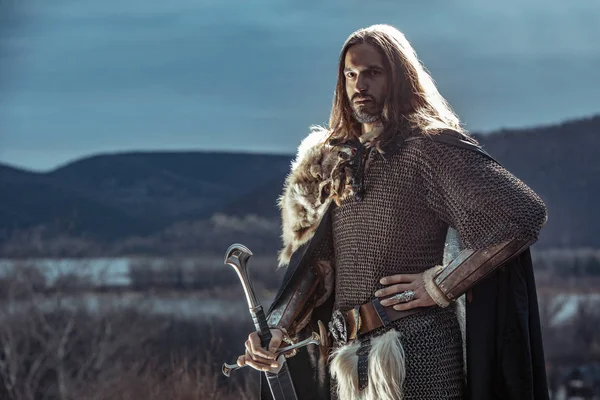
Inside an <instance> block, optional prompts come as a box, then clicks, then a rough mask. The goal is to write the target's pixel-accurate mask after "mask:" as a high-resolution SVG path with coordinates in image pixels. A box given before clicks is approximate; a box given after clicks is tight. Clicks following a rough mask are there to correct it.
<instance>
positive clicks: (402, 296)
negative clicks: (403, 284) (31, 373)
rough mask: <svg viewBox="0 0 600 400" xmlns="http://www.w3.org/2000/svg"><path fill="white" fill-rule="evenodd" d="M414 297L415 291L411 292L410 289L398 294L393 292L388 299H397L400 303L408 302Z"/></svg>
mask: <svg viewBox="0 0 600 400" xmlns="http://www.w3.org/2000/svg"><path fill="white" fill-rule="evenodd" d="M414 298H415V292H413V291H412V290H407V291H405V292H402V293H398V294H395V295H393V296H392V297H390V299H392V300H396V301H399V302H400V303H408V302H409V301H411V300H412V299H414Z"/></svg>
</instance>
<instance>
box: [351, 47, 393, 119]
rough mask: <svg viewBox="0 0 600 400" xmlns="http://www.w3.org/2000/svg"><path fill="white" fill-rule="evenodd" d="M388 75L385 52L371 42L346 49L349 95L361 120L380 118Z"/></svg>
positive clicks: (356, 115) (353, 108)
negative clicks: (382, 53) (383, 53)
mask: <svg viewBox="0 0 600 400" xmlns="http://www.w3.org/2000/svg"><path fill="white" fill-rule="evenodd" d="M387 75H388V74H387V71H386V69H385V63H384V60H383V56H382V55H381V53H380V52H379V50H378V49H377V48H376V47H375V46H373V45H372V44H369V43H361V44H356V45H354V46H351V47H350V48H349V49H348V51H347V52H346V57H345V59H344V77H345V80H346V96H347V97H348V101H349V102H350V106H351V107H352V110H353V114H354V118H355V119H356V120H357V121H358V122H360V123H362V124H369V123H374V122H377V121H378V120H380V118H381V113H382V111H383V106H384V104H385V98H386V95H387V90H388V77H387Z"/></svg>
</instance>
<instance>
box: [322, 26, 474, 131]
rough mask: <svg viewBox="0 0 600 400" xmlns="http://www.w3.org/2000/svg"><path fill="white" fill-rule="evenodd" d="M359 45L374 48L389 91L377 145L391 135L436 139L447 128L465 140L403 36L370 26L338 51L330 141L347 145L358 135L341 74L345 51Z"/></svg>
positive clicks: (460, 127)
mask: <svg viewBox="0 0 600 400" xmlns="http://www.w3.org/2000/svg"><path fill="white" fill-rule="evenodd" d="M361 43H369V44H371V45H373V46H375V47H376V48H378V49H379V51H380V52H381V54H382V56H383V59H384V62H385V64H386V65H385V66H386V68H387V73H388V74H389V90H388V93H387V97H386V99H385V104H384V106H383V111H382V118H381V120H382V122H383V124H384V132H385V133H384V135H385V137H381V138H380V140H381V141H384V142H385V141H386V140H388V139H390V138H391V137H393V136H395V135H397V134H403V135H408V134H409V133H410V132H419V133H421V134H436V133H439V132H440V131H443V130H447V129H451V130H454V131H457V132H460V133H462V134H464V135H465V136H466V131H465V130H464V129H463V128H462V126H461V124H460V121H459V119H458V116H457V115H456V114H455V113H454V111H453V110H452V108H451V107H450V105H449V104H448V102H447V101H446V100H445V99H444V98H443V97H442V95H441V94H440V93H439V92H438V90H437V88H436V86H435V83H434V81H433V79H432V78H431V76H430V75H429V73H428V72H427V71H426V69H425V67H424V66H423V64H422V63H421V62H420V61H419V59H418V57H417V54H416V52H415V50H414V49H413V48H412V46H411V45H410V43H409V42H408V40H407V39H406V37H405V36H404V34H403V33H402V32H400V31H399V30H397V29H396V28H394V27H393V26H390V25H373V26H370V27H368V28H363V29H360V30H358V31H356V32H354V33H352V34H351V35H350V36H349V37H348V39H346V42H345V43H344V46H343V47H342V51H341V53H340V60H339V66H338V78H337V84H336V88H335V95H334V98H333V107H332V108H331V115H330V117H329V128H330V130H331V133H330V135H329V138H330V139H342V140H348V139H353V138H356V137H358V136H360V133H361V131H360V123H359V122H358V121H356V120H355V119H354V117H353V116H352V113H353V112H352V107H351V106H350V102H349V100H348V97H347V96H346V88H345V75H344V64H345V58H346V53H347V52H348V49H349V48H350V47H351V46H354V45H356V44H361Z"/></svg>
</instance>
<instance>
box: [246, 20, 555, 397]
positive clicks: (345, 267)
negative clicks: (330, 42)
mask: <svg viewBox="0 0 600 400" xmlns="http://www.w3.org/2000/svg"><path fill="white" fill-rule="evenodd" d="M280 207H281V209H282V220H283V235H282V237H283V241H284V245H285V247H284V249H283V250H282V252H281V253H280V265H282V266H285V265H287V264H288V263H290V262H292V263H294V259H296V262H295V265H294V266H293V268H291V270H288V271H287V272H288V273H286V277H285V278H284V285H283V286H282V289H281V290H280V292H279V293H278V295H277V296H276V299H275V302H274V305H273V306H272V307H271V310H270V313H269V322H270V323H271V325H272V327H273V329H272V334H273V339H272V341H271V343H270V345H269V348H268V349H263V348H261V347H260V341H259V340H258V337H257V335H256V334H255V333H253V334H251V335H250V336H249V339H248V341H247V342H246V349H247V350H246V353H245V354H244V355H242V356H240V357H239V359H238V364H240V365H244V364H248V365H250V366H252V367H254V368H255V369H259V370H263V371H267V370H270V369H271V368H277V367H278V363H277V361H275V359H274V353H273V352H274V351H275V350H276V349H277V348H278V347H279V346H280V345H281V344H282V342H284V341H286V342H291V341H294V340H297V339H298V338H302V337H304V336H306V332H309V331H312V330H315V329H318V325H316V320H317V319H318V320H325V321H326V322H328V325H329V333H330V336H331V338H332V340H333V344H332V348H331V349H330V351H329V352H323V351H322V350H323V348H321V352H320V353H319V351H318V350H315V349H312V350H310V349H309V350H305V354H304V355H302V354H301V353H299V354H298V355H296V356H295V357H290V358H288V362H289V366H290V370H291V371H292V373H293V374H294V379H295V386H296V389H297V391H298V392H299V394H300V397H301V398H317V397H321V398H327V397H328V394H330V395H331V398H340V399H344V400H346V399H389V400H392V399H421V400H423V399H436V400H439V399H462V398H465V397H468V396H471V397H472V398H476V399H485V398H502V399H506V398H532V399H533V398H536V399H537V398H547V389H546V390H545V391H546V394H545V396H544V386H545V376H544V375H543V373H542V374H540V372H539V371H538V369H539V368H538V363H539V361H540V358H541V359H542V361H543V354H541V352H540V350H539V341H538V339H539V338H538V336H539V335H538V336H536V335H537V333H538V332H537V331H536V329H537V328H536V327H537V325H536V321H535V320H536V314H535V313H536V308H537V304H536V303H535V292H534V291H533V294H532V290H531V286H530V285H529V286H528V284H529V283H530V282H531V279H532V278H531V277H529V275H527V273H528V272H527V271H529V270H530V268H529V269H528V267H530V265H529V264H528V259H527V258H524V254H525V255H528V251H527V249H528V247H529V246H530V245H531V244H532V243H533V242H535V241H536V240H537V237H538V234H539V232H540V230H541V228H542V226H543V225H544V224H545V222H546V216H547V214H546V207H545V205H544V203H543V202H542V200H541V199H540V198H539V197H538V196H537V195H536V194H535V193H534V192H533V191H532V190H531V189H530V188H529V187H527V186H526V185H525V184H524V183H523V182H521V181H520V180H518V179H517V178H515V177H514V176H513V175H511V174H510V173H509V172H508V171H507V170H505V169H504V168H502V167H501V166H500V165H499V164H498V163H496V162H495V161H494V160H493V159H492V158H491V157H490V156H488V155H487V154H486V153H485V152H483V151H482V150H481V149H480V148H479V147H478V146H477V145H476V142H475V141H474V140H473V139H472V138H471V137H469V136H468V135H467V134H466V133H465V132H464V130H463V129H462V128H461V126H460V123H459V120H458V118H457V116H456V115H455V114H454V112H453V111H452V110H451V108H450V107H449V106H448V104H447V102H446V101H445V99H444V98H443V97H442V96H441V95H440V94H439V92H438V91H437V89H436V87H435V85H434V83H433V80H432V79H431V77H430V76H429V75H428V73H427V72H426V70H425V69H424V67H423V66H422V65H421V63H420V62H419V60H418V58H417V56H416V54H415V52H414V50H413V49H412V47H411V46H410V44H409V43H408V41H407V40H406V39H405V37H404V35H403V34H402V33H400V32H399V31H398V30H396V29H395V28H393V27H391V26H387V25H375V26H372V27H369V28H366V29H361V30H359V31H357V32H354V33H353V34H352V35H351V36H350V37H349V38H348V39H347V41H346V43H345V44H344V46H343V48H342V51H341V56H340V63H339V70H338V81H337V85H336V92H335V96H334V104H333V108H332V111H331V117H330V121H329V128H328V129H315V130H314V131H313V132H312V133H311V135H309V137H308V138H307V139H305V140H304V141H303V143H302V144H301V145H300V147H299V151H298V156H297V158H296V160H295V162H294V163H293V165H292V171H291V173H290V175H289V176H288V178H287V180H286V183H285V187H284V194H283V196H282V197H281V199H280ZM450 229H452V230H455V231H456V233H457V234H458V238H459V240H460V246H461V248H462V249H463V250H462V252H461V253H460V254H459V255H458V256H457V257H455V258H454V260H446V261H447V262H445V263H444V252H445V249H446V244H447V237H448V232H449V230H450ZM299 253H302V254H301V255H300V256H299V255H298V254H299ZM298 258H299V259H300V262H297V259H298ZM448 261H452V262H450V263H448ZM511 262H512V264H515V263H520V264H519V265H522V267H520V266H514V265H510V264H511ZM306 271H313V272H314V273H306ZM498 271H500V272H498ZM524 271H525V272H524ZM492 272H494V273H492ZM515 274H517V275H515ZM311 276H317V277H318V285H317V288H316V289H314V290H304V289H303V290H297V289H296V288H297V287H298V284H299V282H301V280H302V279H310V277H311ZM489 276H492V277H493V278H489V279H486V280H483V278H484V277H489ZM490 282H491V283H490ZM476 283H477V285H475V284H476ZM486 285H487V286H486ZM307 287H308V286H307ZM311 287H314V286H311ZM481 288H484V290H479V292H477V291H476V290H478V289H481ZM467 291H469V293H470V294H471V295H472V296H470V297H471V299H472V304H469V306H468V309H467V313H468V314H469V310H470V314H471V316H467V330H466V334H465V332H463V333H462V334H461V323H460V319H461V314H462V313H461V312H460V311H459V310H460V307H459V306H457V302H456V300H457V299H458V298H459V297H460V296H461V295H462V294H464V293H466V292H467ZM517 292H518V293H517ZM480 293H481V294H480ZM515 293H517V294H518V295H515ZM302 296H304V297H302ZM513 314H514V315H518V316H520V317H518V318H517V317H515V318H513V317H512V316H513ZM524 315H525V317H522V316H524ZM515 321H518V324H519V325H518V326H517V325H515V324H517V322H515ZM521 322H523V323H521ZM463 330H464V329H463ZM530 331H531V332H530ZM321 332H323V329H321ZM494 335H495V336H494ZM465 336H466V337H465ZM517 336H518V337H517ZM532 337H533V339H532ZM506 338H509V339H510V340H512V341H514V342H515V343H517V344H518V346H519V347H518V349H519V350H512V349H513V347H510V345H509V344H506V343H509V341H508V340H506ZM465 346H466V350H467V352H468V353H467V354H466V360H467V361H468V362H467V365H466V366H465V363H464V361H465V358H464V356H465V354H464V350H465ZM521 350H522V351H521ZM507 351H508V352H509V356H508V357H507V356H506V355H505V354H506V353H507ZM517 353H518V354H517ZM511 354H515V357H517V356H518V357H525V358H524V359H521V358H519V359H518V360H517V358H514V359H513V358H512V356H511ZM523 354H526V356H523ZM542 365H543V362H542ZM465 367H466V371H467V374H466V375H465ZM506 371H508V372H506ZM511 371H512V372H511ZM311 372H312V374H311ZM511 374H513V375H515V376H512V375H511ZM307 376H309V379H308V380H307ZM329 376H331V378H332V379H331V380H329ZM467 378H468V379H467ZM310 379H314V381H313V382H312V384H311V381H310ZM465 381H467V385H465ZM540 388H541V389H540ZM263 396H264V394H263Z"/></svg>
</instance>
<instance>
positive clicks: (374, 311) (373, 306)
mask: <svg viewBox="0 0 600 400" xmlns="http://www.w3.org/2000/svg"><path fill="white" fill-rule="evenodd" d="M429 308H430V307H418V308H411V309H410V310H406V311H398V310H394V308H393V306H389V307H384V306H382V305H381V303H380V302H379V299H374V300H372V301H370V302H368V303H365V304H363V305H361V306H357V307H355V308H353V309H351V310H348V311H346V312H345V313H343V316H344V319H345V321H346V332H347V335H348V336H347V337H348V340H349V341H350V340H354V339H356V338H357V337H358V336H360V335H364V334H365V333H368V332H371V331H372V330H374V329H377V328H381V327H382V326H387V325H390V324H391V323H392V322H394V321H397V320H399V319H402V318H405V317H408V316H409V315H413V314H417V313H419V312H421V311H425V310H427V309H429Z"/></svg>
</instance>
